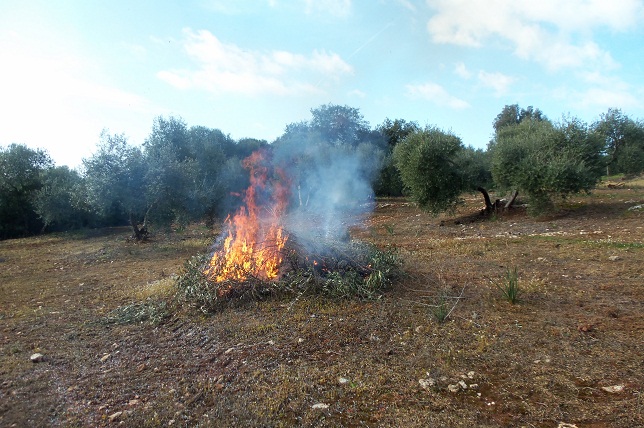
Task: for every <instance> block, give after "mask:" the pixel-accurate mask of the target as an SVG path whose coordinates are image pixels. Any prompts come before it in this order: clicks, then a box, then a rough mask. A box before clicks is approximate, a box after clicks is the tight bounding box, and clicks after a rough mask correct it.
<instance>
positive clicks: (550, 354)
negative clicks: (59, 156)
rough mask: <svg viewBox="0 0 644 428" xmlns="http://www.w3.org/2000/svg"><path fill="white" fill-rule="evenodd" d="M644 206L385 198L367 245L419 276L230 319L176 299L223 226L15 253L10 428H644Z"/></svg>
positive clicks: (105, 236) (259, 306)
mask: <svg viewBox="0 0 644 428" xmlns="http://www.w3.org/2000/svg"><path fill="white" fill-rule="evenodd" d="M640 183H641V180H640ZM642 203H644V186H643V185H642V184H639V185H637V183H626V185H625V186H624V187H620V188H607V187H603V188H600V189H597V190H596V191H595V192H593V194H592V195H590V196H580V197H575V198H573V199H571V200H569V201H566V202H565V204H564V205H562V208H561V209H560V210H559V211H558V212H557V213H556V214H553V215H551V216H547V217H541V218H532V217H528V216H526V214H525V213H524V212H522V211H521V210H517V211H515V212H513V213H509V214H507V215H500V216H498V217H495V218H488V219H482V218H480V217H478V216H477V215H476V214H477V212H478V210H479V209H480V208H481V206H482V200H480V199H479V198H478V197H477V196H475V195H471V196H466V201H465V204H464V205H463V206H462V207H461V208H460V209H459V211H458V212H457V213H455V214H452V215H445V216H441V217H431V216H430V215H428V214H426V213H423V212H421V211H420V210H419V209H418V208H416V207H415V206H414V204H413V203H411V202H409V201H407V200H404V199H390V200H378V201H377V208H376V210H375V212H374V213H373V215H372V216H371V217H370V218H369V219H367V220H366V221H365V224H364V227H361V228H357V229H356V230H354V231H353V237H354V238H355V239H360V240H363V241H369V242H373V243H375V244H376V245H378V246H380V247H383V248H384V247H387V246H389V247H392V248H396V249H397V251H398V252H399V254H400V256H401V257H402V259H403V260H404V262H405V265H404V269H405V272H406V276H405V277H404V278H403V279H402V280H400V281H399V282H398V283H397V284H395V286H394V287H393V288H392V289H391V290H389V291H388V292H387V293H386V294H385V295H384V296H382V298H381V299H378V300H373V301H357V300H332V299H328V298H322V297H303V296H300V297H293V296H292V297H289V298H278V299H268V300H266V301H263V302H254V303H247V304H238V305H233V306H231V307H230V308H227V309H224V310H222V311H220V312H218V313H216V314H212V315H205V314H202V313H200V312H199V311H195V310H191V309H187V308H182V307H177V306H175V305H173V302H174V299H173V287H174V285H173V284H174V280H173V275H175V274H179V273H180V271H181V267H182V265H183V264H184V262H185V261H186V260H187V259H188V258H190V257H191V256H193V255H196V254H197V253H199V252H203V251H205V250H206V249H207V248H208V246H209V245H211V244H212V243H213V242H214V239H215V237H216V236H218V234H219V232H220V231H219V230H208V229H206V228H205V227H203V226H200V225H193V226H191V227H189V228H187V229H185V230H182V231H174V232H169V233H167V234H160V233H158V234H156V235H155V236H153V239H152V240H151V241H150V242H147V243H143V244H136V243H133V242H128V241H127V240H126V238H127V236H128V234H129V231H128V230H127V229H107V230H99V231H84V232H78V233H68V234H56V235H47V236H42V237H35V238H28V239H16V240H8V241H2V242H0V426H2V427H12V426H16V427H26V426H34V427H35V426H63V427H68V426H71V427H75V426H79V427H100V426H118V425H120V426H128V427H130V426H131V427H156V426H191V427H192V426H222V427H224V426H225V427H232V426H346V427H357V426H373V427H376V426H404V427H428V426H450V427H458V426H463V427H471V426H478V427H502V426H508V427H510V426H511V427H518V426H525V427H566V426H567V427H572V426H576V427H579V428H582V427H593V428H599V427H634V426H644V397H642V394H643V392H644V370H643V369H642V367H644V318H643V316H642V314H643V309H644V221H643V219H644V210H630V211H629V210H628V208H629V207H632V206H634V205H638V204H642ZM515 267H516V268H517V271H518V277H519V282H518V283H519V288H520V291H521V294H520V296H519V297H520V299H519V302H518V303H516V304H511V303H509V302H507V301H506V300H504V298H503V295H502V293H501V291H500V289H499V286H500V285H502V284H503V283H504V276H505V274H506V271H507V269H508V268H515ZM441 308H442V309H447V311H448V312H449V315H448V316H447V318H446V320H445V321H444V322H440V321H439V318H440V311H439V309H441ZM443 315H444V314H443ZM34 353H41V354H42V355H43V361H41V362H36V363H34V362H32V361H31V360H30V356H31V355H32V354H34ZM459 382H461V383H460V384H459ZM611 387H612V388H611ZM564 424H569V425H564Z"/></svg>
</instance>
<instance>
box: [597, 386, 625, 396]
mask: <svg viewBox="0 0 644 428" xmlns="http://www.w3.org/2000/svg"><path fill="white" fill-rule="evenodd" d="M602 390H604V391H606V392H610V393H611V394H617V393H618V392H622V391H623V390H624V385H612V386H602Z"/></svg>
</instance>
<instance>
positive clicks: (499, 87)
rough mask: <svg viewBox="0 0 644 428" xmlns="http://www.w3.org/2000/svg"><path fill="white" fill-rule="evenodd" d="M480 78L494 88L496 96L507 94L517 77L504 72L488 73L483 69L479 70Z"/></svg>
mask: <svg viewBox="0 0 644 428" xmlns="http://www.w3.org/2000/svg"><path fill="white" fill-rule="evenodd" d="M478 79H479V81H480V82H481V83H482V84H483V85H484V86H487V87H489V88H492V89H494V92H495V94H496V96H501V95H504V94H506V93H507V92H508V89H509V87H510V85H512V84H513V83H514V82H515V81H516V78H515V77H512V76H508V75H506V74H503V73H488V72H487V71H483V70H481V71H479V73H478Z"/></svg>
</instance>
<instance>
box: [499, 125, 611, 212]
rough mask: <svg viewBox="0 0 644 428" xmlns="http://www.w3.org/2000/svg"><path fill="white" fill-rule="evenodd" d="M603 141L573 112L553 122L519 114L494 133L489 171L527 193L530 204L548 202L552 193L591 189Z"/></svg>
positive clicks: (541, 206)
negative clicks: (518, 118)
mask: <svg viewBox="0 0 644 428" xmlns="http://www.w3.org/2000/svg"><path fill="white" fill-rule="evenodd" d="M601 149H602V141H601V139H600V138H598V136H597V135H596V134H595V133H593V132H590V130H589V128H588V126H587V125H586V124H584V123H583V122H581V121H579V120H578V119H575V118H564V119H563V120H562V121H561V122H560V123H558V124H553V123H551V122H549V121H544V120H532V119H530V120H523V121H522V122H520V123H519V124H515V125H511V126H505V127H503V128H501V129H500V130H499V131H498V132H497V135H496V142H495V145H494V149H493V153H492V176H493V178H494V182H495V183H496V184H497V186H499V188H502V189H503V188H505V189H515V190H518V191H520V192H522V193H525V194H526V195H527V196H528V197H529V198H530V203H531V210H532V211H533V212H541V211H544V210H547V209H549V208H551V207H552V205H553V199H554V198H555V197H562V198H565V197H566V196H568V195H570V194H574V193H578V192H582V191H590V190H591V189H592V188H593V187H594V186H595V185H596V183H597V181H598V180H599V179H600V177H601V173H602V168H603V167H602V165H603V164H602V159H601Z"/></svg>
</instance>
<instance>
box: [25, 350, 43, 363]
mask: <svg viewBox="0 0 644 428" xmlns="http://www.w3.org/2000/svg"><path fill="white" fill-rule="evenodd" d="M29 358H30V359H31V362H32V363H42V362H43V361H45V356H44V355H43V354H41V353H40V352H36V353H35V354H32V355H31V357H29Z"/></svg>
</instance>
